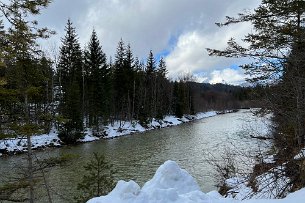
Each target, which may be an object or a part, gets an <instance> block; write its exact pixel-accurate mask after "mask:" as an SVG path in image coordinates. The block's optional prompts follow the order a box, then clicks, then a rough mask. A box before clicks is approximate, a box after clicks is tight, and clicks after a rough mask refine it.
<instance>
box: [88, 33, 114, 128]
mask: <svg viewBox="0 0 305 203" xmlns="http://www.w3.org/2000/svg"><path fill="white" fill-rule="evenodd" d="M84 71H85V79H86V83H85V84H86V85H87V86H86V88H85V90H86V101H87V103H88V104H87V107H86V108H88V111H87V113H88V114H89V123H90V125H91V126H92V125H93V126H95V128H96V130H97V131H98V127H99V122H98V121H99V118H104V120H107V118H109V115H110V111H109V109H110V98H111V95H110V93H111V92H110V88H111V87H110V70H109V67H108V64H107V59H106V55H105V53H104V52H103V50H102V46H101V45H100V42H99V40H98V38H97V35H96V32H95V31H94V30H93V32H92V35H91V39H90V42H89V44H88V47H87V49H86V50H85V52H84Z"/></svg>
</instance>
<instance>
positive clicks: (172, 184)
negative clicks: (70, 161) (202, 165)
mask: <svg viewBox="0 0 305 203" xmlns="http://www.w3.org/2000/svg"><path fill="white" fill-rule="evenodd" d="M232 181H233V180H232ZM235 181H237V180H235ZM233 182H234V181H233ZM304 197H305V188H304V189H301V190H299V191H296V192H294V193H291V194H289V195H288V196H287V197H286V198H284V199H249V200H238V199H233V198H224V197H222V196H221V195H220V194H219V193H218V192H216V191H212V192H209V193H203V192H202V191H200V188H199V186H198V184H197V182H196V180H195V179H194V178H193V177H192V176H191V175H190V174H189V173H188V172H187V171H185V170H184V169H181V168H180V167H179V166H178V164H177V163H176V162H174V161H166V162H165V163H164V164H163V165H161V166H160V167H159V168H158V170H157V171H156V173H155V175H154V177H153V178H152V179H151V180H149V181H148V182H146V183H145V184H144V186H143V187H142V188H141V187H140V186H139V185H138V184H137V183H136V182H134V181H132V180H130V181H128V182H125V181H123V180H120V181H119V182H118V183H117V185H116V187H115V188H114V189H113V190H112V191H111V192H110V193H109V194H108V195H106V196H101V197H96V198H93V199H91V200H89V201H88V202H87V203H304V202H305V201H304Z"/></svg>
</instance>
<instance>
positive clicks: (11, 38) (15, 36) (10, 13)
mask: <svg viewBox="0 0 305 203" xmlns="http://www.w3.org/2000/svg"><path fill="white" fill-rule="evenodd" d="M49 3H50V1H49V0H41V1H30V0H24V1H17V0H9V1H5V2H3V1H0V12H1V13H2V16H1V17H3V16H4V17H5V19H6V20H7V22H8V24H9V28H8V31H7V33H5V32H3V30H1V31H0V35H2V36H1V37H3V35H5V36H4V38H1V40H0V41H1V42H0V43H3V41H4V46H3V47H2V48H0V49H4V52H2V51H3V50H1V54H0V55H1V60H0V63H1V64H0V66H3V62H5V68H6V70H5V72H6V73H7V72H9V71H8V70H7V68H10V72H11V73H12V72H13V73H14V77H15V78H16V79H14V80H11V79H12V78H10V79H7V81H5V82H4V83H10V82H12V81H14V82H13V84H7V86H6V88H9V89H14V90H16V92H15V94H13V95H11V96H12V97H10V98H11V99H14V101H16V103H19V104H22V105H21V106H20V107H21V108H20V109H19V112H21V113H22V114H23V116H21V117H19V116H17V119H18V120H17V123H16V125H15V126H16V127H15V128H14V129H12V130H13V131H14V132H15V133H17V134H19V135H23V136H26V137H27V148H28V152H27V154H28V156H27V160H28V171H27V177H26V182H27V183H26V184H27V188H29V198H28V200H29V202H31V203H33V202H34V199H35V197H34V174H33V158H32V144H31V135H33V134H34V133H37V132H39V130H40V129H41V126H39V125H37V123H36V120H33V118H35V117H36V115H35V113H33V112H31V111H30V107H31V105H30V103H29V99H30V96H31V95H30V94H31V92H32V91H33V90H34V92H37V91H38V90H39V88H40V87H39V86H38V85H37V79H35V80H33V78H35V76H37V75H40V73H41V72H40V71H39V69H38V68H37V66H35V62H36V61H37V58H38V55H37V54H38V53H40V52H41V51H40V50H39V48H38V45H37V40H38V39H41V38H48V37H49V35H50V34H52V33H53V32H51V31H49V30H48V29H47V28H38V26H37V24H38V23H37V21H36V20H31V18H29V16H31V17H32V19H34V18H35V15H38V14H40V11H41V9H43V8H45V7H47V6H48V4H49ZM33 16H34V17H33ZM0 24H1V23H0ZM0 27H2V25H0ZM0 29H2V28H0ZM1 45H3V44H1ZM3 55H4V56H3ZM2 57H3V58H4V59H3V58H2ZM8 80H10V81H8ZM40 81H41V80H39V81H38V82H40ZM6 92H7V91H6ZM16 93H17V94H16ZM12 101H13V100H12ZM20 119H21V120H20ZM15 122H16V120H15Z"/></svg>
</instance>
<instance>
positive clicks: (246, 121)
mask: <svg viewBox="0 0 305 203" xmlns="http://www.w3.org/2000/svg"><path fill="white" fill-rule="evenodd" d="M264 121H265V119H260V118H257V117H255V116H253V114H252V113H251V111H250V110H240V111H239V112H237V113H230V114H224V115H217V116H215V117H210V118H205V119H202V120H198V121H194V122H191V123H185V124H182V125H179V126H175V127H170V128H164V129H158V130H153V131H148V132H145V133H139V134H133V135H129V136H124V137H120V138H116V139H110V140H100V141H96V142H91V143H85V144H79V145H76V146H67V147H62V148H53V149H46V150H44V151H37V152H35V155H36V156H37V157H38V158H40V159H41V158H45V157H54V156H60V155H64V154H74V155H77V156H78V158H75V159H73V161H69V162H68V163H66V164H64V165H62V166H61V167H55V168H52V169H51V170H50V171H49V172H48V173H47V180H48V183H49V185H50V186H51V187H52V194H53V199H54V202H71V201H72V200H69V198H71V197H73V196H74V195H75V194H77V190H76V186H77V183H78V182H80V181H81V179H82V176H83V173H84V169H83V166H84V165H85V164H86V163H87V162H88V160H89V159H90V158H91V157H92V154H93V152H99V153H101V154H104V155H105V156H106V159H107V161H108V162H110V163H111V164H113V166H114V169H115V170H116V171H117V173H116V178H117V179H123V180H130V179H132V180H135V181H136V182H137V183H138V184H140V185H143V183H145V182H146V181H148V180H149V179H151V178H152V176H153V174H154V173H155V171H156V169H157V168H158V167H159V166H160V165H161V164H162V163H164V162H165V161H166V160H174V161H176V162H177V163H178V164H179V165H180V166H181V167H182V168H184V169H186V170H187V171H188V172H189V173H190V174H191V175H192V176H193V177H194V178H195V179H196V180H197V182H198V184H199V185H200V187H201V188H202V190H203V191H204V192H208V191H211V190H214V189H216V187H215V184H216V182H215V178H214V177H215V172H214V171H215V170H214V168H213V167H212V166H211V165H210V164H208V163H207V161H206V158H207V154H210V155H211V156H214V157H216V158H219V157H220V156H222V155H224V154H225V153H227V152H228V151H230V150H228V149H230V148H234V149H236V148H237V149H238V151H241V152H242V154H247V153H252V154H253V151H256V150H257V149H258V148H259V147H264V146H260V145H261V143H258V142H256V141H254V140H253V139H250V138H249V134H250V133H253V131H260V132H263V133H264V132H266V130H267V128H266V125H265V122H264ZM24 158H25V155H18V156H11V157H2V158H0V166H1V167H0V174H2V175H1V177H0V183H1V181H4V180H5V179H6V178H7V177H12V176H15V175H14V174H15V173H17V172H16V171H17V170H18V168H19V166H20V165H22V164H25V160H24ZM40 195H42V196H44V195H45V194H43V193H40ZM61 197H65V199H62V198H61ZM38 202H40V201H38ZM41 202H44V200H41Z"/></svg>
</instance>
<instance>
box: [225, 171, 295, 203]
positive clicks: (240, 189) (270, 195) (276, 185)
mask: <svg viewBox="0 0 305 203" xmlns="http://www.w3.org/2000/svg"><path fill="white" fill-rule="evenodd" d="M284 169H285V166H284V165H282V166H277V167H275V168H272V169H270V170H269V171H268V172H266V173H264V174H262V175H259V176H257V177H256V178H255V182H256V189H255V192H254V191H253V189H252V188H251V187H250V186H248V180H247V178H245V177H243V178H240V177H233V178H230V179H228V180H226V185H227V186H228V187H230V188H231V189H230V190H229V191H228V192H227V197H230V198H234V199H238V200H244V199H274V198H276V197H278V196H285V195H287V194H288V191H289V190H290V188H289V187H286V186H287V185H289V184H288V183H289V182H290V179H289V178H288V177H286V176H285V175H284V173H283V172H284Z"/></svg>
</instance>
